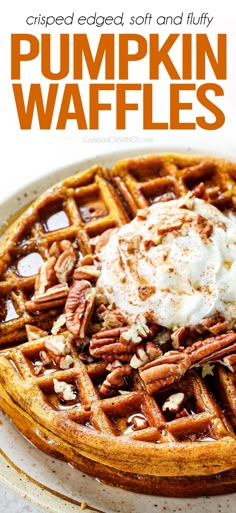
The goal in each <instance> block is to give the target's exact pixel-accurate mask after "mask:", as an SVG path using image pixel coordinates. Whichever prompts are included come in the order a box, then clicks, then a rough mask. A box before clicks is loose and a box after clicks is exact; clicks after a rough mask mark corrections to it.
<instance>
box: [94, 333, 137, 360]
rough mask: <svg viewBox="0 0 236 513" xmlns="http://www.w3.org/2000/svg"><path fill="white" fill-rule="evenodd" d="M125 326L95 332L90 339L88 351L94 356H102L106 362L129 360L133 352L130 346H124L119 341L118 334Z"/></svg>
mask: <svg viewBox="0 0 236 513" xmlns="http://www.w3.org/2000/svg"><path fill="white" fill-rule="evenodd" d="M124 329H125V330H126V329H127V328H114V329H111V330H104V331H99V332H98V333H95V334H94V335H93V336H92V338H91V340H90V347H89V353H90V354H91V356H93V357H94V358H102V359H103V360H105V361H106V362H113V361H114V360H116V359H118V360H120V361H123V362H124V361H125V362H129V361H130V359H131V356H132V353H133V349H132V347H131V346H126V345H124V344H123V343H122V342H121V341H120V335H121V333H122V331H123V330H124Z"/></svg>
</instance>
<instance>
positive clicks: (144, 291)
mask: <svg viewBox="0 0 236 513" xmlns="http://www.w3.org/2000/svg"><path fill="white" fill-rule="evenodd" d="M155 292H156V287H154V286H150V285H149V286H147V285H142V286H140V287H138V295H139V298H140V299H141V301H146V299H148V298H149V297H150V296H152V295H153V294H155Z"/></svg>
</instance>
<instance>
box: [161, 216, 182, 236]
mask: <svg viewBox="0 0 236 513" xmlns="http://www.w3.org/2000/svg"><path fill="white" fill-rule="evenodd" d="M183 222H184V218H176V219H172V218H171V219H170V220H169V221H168V220H166V222H165V223H164V222H163V224H162V225H161V226H159V227H158V230H157V233H158V235H165V234H166V233H169V232H173V231H174V230H178V229H179V228H181V226H182V225H183Z"/></svg>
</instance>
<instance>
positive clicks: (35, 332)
mask: <svg viewBox="0 0 236 513" xmlns="http://www.w3.org/2000/svg"><path fill="white" fill-rule="evenodd" d="M25 330H26V335H27V338H28V341H29V342H33V341H34V340H37V339H39V338H42V337H45V336H47V335H48V332H47V331H44V330H41V329H40V328H37V326H32V325H31V324H26V325H25Z"/></svg>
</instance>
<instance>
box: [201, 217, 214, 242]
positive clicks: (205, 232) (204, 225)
mask: <svg viewBox="0 0 236 513" xmlns="http://www.w3.org/2000/svg"><path fill="white" fill-rule="evenodd" d="M197 226H198V232H199V235H200V237H207V238H209V237H210V235H211V234H212V230H213V225H212V224H210V223H209V222H208V219H207V218H206V217H203V216H202V215H201V214H198V215H197Z"/></svg>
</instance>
